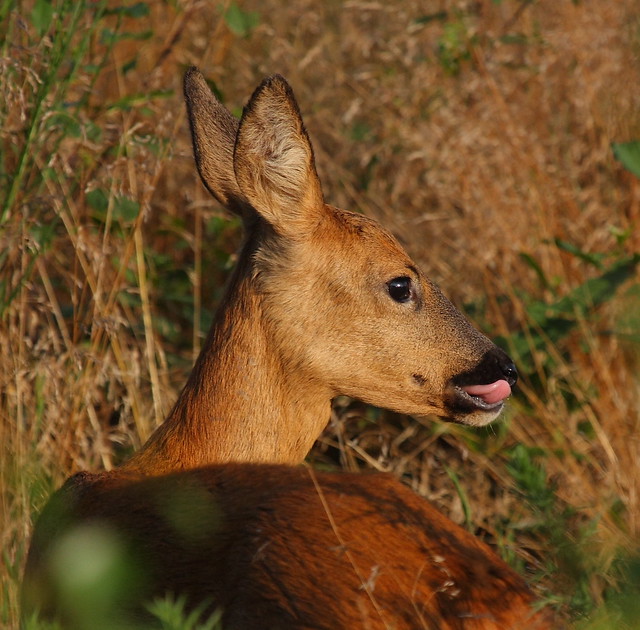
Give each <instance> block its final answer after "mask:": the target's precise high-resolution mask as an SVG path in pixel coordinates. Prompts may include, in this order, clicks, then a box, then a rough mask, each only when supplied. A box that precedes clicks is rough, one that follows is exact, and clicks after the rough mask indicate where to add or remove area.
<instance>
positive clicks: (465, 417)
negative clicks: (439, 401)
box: [446, 379, 511, 426]
mask: <svg viewBox="0 0 640 630" xmlns="http://www.w3.org/2000/svg"><path fill="white" fill-rule="evenodd" d="M510 395H511V386H510V385H509V383H508V382H507V381H506V380H504V379H501V380H498V381H494V382H493V383H487V384H482V385H451V386H450V387H449V389H448V392H447V396H446V401H447V410H448V412H449V413H448V414H447V418H448V419H450V420H452V421H454V422H458V423H460V424H467V425H471V426H484V425H487V424H489V423H490V422H493V421H494V420H495V419H496V418H497V417H498V416H499V415H500V412H501V411H502V410H503V409H504V403H505V400H506V399H507V398H509V396H510Z"/></svg>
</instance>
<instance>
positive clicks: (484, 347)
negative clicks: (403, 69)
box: [23, 68, 551, 630]
mask: <svg viewBox="0 0 640 630" xmlns="http://www.w3.org/2000/svg"><path fill="white" fill-rule="evenodd" d="M185 96H186V102H187V108H188V112H189V120H190V124H191V132H192V137H193V145H194V153H195V159H196V164H197V167H198V170H199V173H200V176H201V178H202V180H203V182H204V184H205V186H206V187H207V188H208V189H209V191H210V192H211V193H212V194H213V195H214V196H215V197H216V198H217V199H218V200H219V201H220V202H221V203H222V204H223V205H225V206H226V207H227V208H228V209H230V210H231V211H233V212H235V213H237V214H239V215H240V216H241V217H242V219H243V222H244V226H245V232H246V240H245V243H244V245H243V248H242V251H241V254H240V256H239V260H238V264H237V267H236V270H235V272H234V274H233V276H232V278H231V280H230V282H229V286H228V288H227V292H226V295H225V298H224V300H223V302H222V305H221V307H220V309H219V311H218V313H217V316H216V319H215V321H214V323H213V325H212V328H211V331H210V333H209V336H208V338H207V341H206V343H205V344H204V347H203V349H202V352H201V354H200V356H199V358H198V360H197V362H196V365H195V367H194V369H193V371H192V373H191V376H190V378H189V380H188V382H187V384H186V386H185V388H184V389H183V391H182V393H181V394H180V396H179V399H178V401H177V403H176V404H175V406H174V408H173V410H172V411H171V413H170V415H169V417H168V418H167V419H166V420H165V422H164V423H163V424H162V425H161V426H160V428H159V429H158V430H157V431H156V432H155V433H154V434H153V435H152V436H151V438H150V439H149V441H148V442H147V444H145V445H144V446H143V448H142V449H141V450H140V451H139V452H138V453H136V454H134V455H133V456H132V458H131V459H130V460H129V461H128V462H127V463H125V464H124V465H123V466H121V467H120V468H119V469H116V470H114V471H111V472H104V473H78V474H76V475H75V476H73V477H71V478H70V479H69V480H68V481H67V482H66V483H65V485H64V486H63V488H62V489H61V490H59V491H58V492H57V493H56V494H55V495H54V497H53V498H52V499H51V501H50V502H49V504H48V505H47V506H46V508H45V510H44V511H43V514H42V515H41V517H40V518H39V520H38V523H37V525H36V528H35V532H34V536H33V540H32V543H31V547H30V550H29V555H28V560H27V565H26V570H25V581H24V588H23V604H24V608H23V611H24V614H27V615H29V614H31V613H33V612H34V611H37V612H39V613H40V614H42V615H43V616H47V617H53V618H58V619H59V620H61V621H62V622H63V623H64V624H66V625H67V626H69V627H86V624H85V626H83V623H85V622H83V621H82V620H81V619H80V618H78V617H77V615H76V616H74V614H75V613H74V612H73V609H72V608H71V607H69V606H68V602H67V601H66V600H65V598H64V596H63V595H61V594H60V592H59V591H58V586H57V584H56V580H55V577H54V576H53V573H54V572H55V571H54V569H53V568H52V566H53V565H54V564H55V562H54V560H55V559H56V558H58V559H59V549H60V548H61V546H64V548H65V549H66V548H67V547H68V546H69V545H71V546H73V541H74V540H75V538H74V536H75V532H78V531H82V528H86V527H102V528H107V529H108V530H109V531H111V532H112V533H113V534H114V535H115V536H117V537H118V539H119V540H120V541H121V544H122V545H123V549H125V551H126V555H127V556H129V557H130V558H131V559H132V562H134V563H135V566H136V567H137V568H139V569H140V571H143V572H144V579H142V580H141V581H140V583H139V584H138V586H137V588H136V589H128V592H127V596H126V597H124V596H123V598H122V600H119V601H118V602H117V603H115V604H114V608H118V609H119V611H120V612H122V613H123V614H124V613H126V614H129V615H131V617H130V618H136V616H137V615H141V614H142V611H143V610H144V608H143V604H144V602H147V601H149V600H150V599H152V598H153V597H157V596H163V595H165V594H167V593H172V594H175V595H184V596H185V597H186V598H187V600H186V601H187V602H188V605H189V606H190V607H195V606H198V605H199V604H200V603H202V602H206V605H207V608H206V610H208V611H214V610H220V611H222V614H223V617H222V628H223V629H224V630H242V629H247V630H248V629H261V628H265V629H271V628H294V629H311V628H314V629H321V628H326V629H332V630H334V629H344V630H352V629H356V630H357V629H374V630H375V629H378V628H380V629H382V628H386V629H395V630H402V629H413V628H438V629H443V630H447V629H463V628H464V629H483V630H489V629H494V630H497V629H505V628H511V629H515V628H550V627H551V626H550V625H549V622H548V621H547V618H546V614H545V613H540V612H538V613H536V612H534V610H533V608H532V605H533V603H534V598H533V595H532V593H531V592H530V591H529V589H528V587H527V586H526V584H525V583H524V581H523V580H522V579H521V578H520V577H519V576H518V575H517V574H516V573H515V572H514V571H512V570H511V569H510V568H509V567H508V566H507V565H506V564H505V563H504V562H503V561H502V560H500V559H499V558H498V557H497V556H496V555H495V554H494V553H493V552H492V551H491V550H490V549H489V548H488V547H487V546H486V545H484V544H483V543H481V542H480V541H478V540H476V539H475V538H474V537H473V536H472V535H471V534H470V533H468V532H467V531H465V530H463V529H462V528H460V527H458V526H457V525H455V524H454V523H452V522H451V521H449V520H448V519H446V518H445V517H443V516H442V515H441V514H440V513H438V511H437V510H435V509H434V508H433V507H432V506H431V505H430V504H429V503H428V502H427V501H425V500H424V499H422V498H421V497H419V496H417V495H416V494H414V493H413V492H412V491H411V490H409V489H408V488H406V487H405V486H404V485H403V484H401V483H400V482H399V481H397V480H395V479H394V478H392V477H391V476H388V475H382V474H361V475H356V474H349V473H320V472H317V473H316V472H313V471H312V470H310V469H308V468H305V467H301V466H294V465H295V464H300V463H301V462H302V461H303V459H304V457H305V456H306V455H307V453H308V452H309V450H310V448H311V446H312V444H313V442H314V440H315V439H316V438H317V437H318V435H319V434H320V432H321V431H322V429H323V428H324V426H325V425H326V423H327V421H328V419H329V416H330V402H331V399H332V398H333V397H334V396H336V395H338V394H347V395H349V396H352V397H355V398H359V399H361V400H364V401H366V402H368V403H371V404H374V405H378V406H381V407H385V408H389V409H393V410H395V411H397V412H401V413H406V414H420V415H423V414H437V415H440V416H443V417H446V418H449V419H451V420H454V421H457V422H461V423H466V424H471V425H484V424H487V423H488V422H491V421H492V420H494V419H495V418H496V417H497V416H498V414H499V413H500V411H501V409H502V407H503V402H504V399H505V398H507V397H508V396H509V394H510V392H511V386H513V384H514V383H515V381H516V370H515V367H514V365H513V364H512V362H511V360H510V359H509V357H508V356H507V355H506V354H505V353H504V352H502V351H501V350H499V349H498V348H497V347H496V346H495V345H494V344H492V343H491V342H490V341H489V340H488V339H487V338H486V337H484V336H483V335H481V334H480V333H479V332H477V331H476V330H475V329H474V328H473V327H472V326H471V325H470V324H469V323H468V322H467V321H466V320H465V319H464V317H463V316H462V315H461V314H460V313H459V312H458V311H457V310H456V309H455V308H454V307H453V306H452V304H451V303H450V302H449V301H448V300H447V299H446V298H445V297H444V296H443V295H442V293H441V292H440V291H439V289H438V288H437V287H436V286H435V285H434V284H433V283H432V282H430V281H429V280H428V279H427V278H426V277H424V276H423V275H422V273H421V272H420V271H419V270H418V269H417V267H416V265H415V264H414V263H413V262H412V260H411V259H410V258H409V256H408V255H407V254H406V253H405V252H404V250H403V249H402V247H401V246H400V245H399V244H398V242H397V241H396V240H395V239H394V238H393V237H392V236H391V235H390V234H389V233H388V232H387V231H385V230H384V229H382V228H381V227H380V226H378V225H377V224H376V223H375V222H374V221H372V220H371V219H368V218H366V217H364V216H362V215H359V214H355V213H352V212H346V211H344V210H339V209H337V208H334V207H331V206H328V205H326V204H325V203H324V199H323V196H322V191H321V188H320V182H319V180H318V176H317V174H316V170H315V166H314V157H313V151H312V148H311V144H310V141H309V138H308V136H307V133H306V131H305V128H304V126H303V123H302V119H301V117H300V112H299V110H298V106H297V104H296V101H295V100H294V97H293V93H292V91H291V89H290V87H289V86H288V84H287V83H286V82H285V80H284V79H283V78H282V77H280V76H273V77H271V78H269V79H266V80H265V81H264V82H263V83H262V84H261V85H260V86H259V87H258V88H257V90H256V91H255V92H254V94H253V96H252V97H251V99H250V101H249V103H248V105H247V106H246V107H245V109H244V112H243V114H242V118H241V120H240V122H239V123H238V122H237V121H236V120H235V119H234V117H233V116H232V115H231V114H230V113H229V112H228V111H227V110H226V109H225V108H224V107H223V106H222V105H221V104H220V103H219V102H218V101H217V100H216V99H215V97H214V96H213V95H212V93H211V91H210V90H209V88H208V86H207V84H206V82H205V80H204V78H203V76H202V75H201V74H200V72H199V71H197V70H196V69H195V68H193V69H191V70H189V71H188V72H187V74H186V77H185ZM55 561H56V562H57V560H55ZM89 562H90V558H89Z"/></svg>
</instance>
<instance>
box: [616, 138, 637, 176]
mask: <svg viewBox="0 0 640 630" xmlns="http://www.w3.org/2000/svg"><path fill="white" fill-rule="evenodd" d="M611 148H612V149H613V155H614V156H615V158H616V160H618V161H619V162H620V163H621V164H622V166H624V167H625V168H626V169H627V170H628V171H629V172H630V173H633V174H634V175H635V176H636V177H640V140H634V141H633V142H614V143H613V144H612V145H611Z"/></svg>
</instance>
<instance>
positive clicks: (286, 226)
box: [233, 75, 324, 234]
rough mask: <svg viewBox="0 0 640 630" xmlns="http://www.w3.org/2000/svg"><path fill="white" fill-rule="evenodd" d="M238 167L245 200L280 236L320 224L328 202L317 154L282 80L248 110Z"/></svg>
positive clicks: (269, 84) (271, 81) (264, 88)
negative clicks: (319, 173)
mask: <svg viewBox="0 0 640 630" xmlns="http://www.w3.org/2000/svg"><path fill="white" fill-rule="evenodd" d="M233 166H234V170H235V173H236V178H237V181H238V185H239V187H240V190H241V191H242V194H243V195H244V196H245V197H246V199H247V200H248V201H249V202H250V203H251V205H252V206H253V207H254V208H255V210H256V211H257V212H258V213H259V214H260V215H261V216H262V217H263V218H264V219H266V221H267V222H268V223H269V224H270V225H271V226H272V227H273V228H274V229H275V230H276V231H277V232H279V233H289V234H299V233H300V232H301V231H302V232H304V231H305V227H307V228H308V226H309V225H313V224H315V223H317V221H318V217H319V216H320V215H321V214H322V212H323V211H324V200H323V197H322V191H321V187H320V181H319V179H318V175H317V172H316V168H315V160H314V156H313V149H312V146H311V142H310V140H309V136H308V135H307V132H306V130H305V128H304V124H303V122H302V118H301V116H300V110H299V108H298V105H297V103H296V100H295V97H294V95H293V91H292V90H291V88H290V87H289V85H288V83H287V82H286V81H285V79H284V78H283V77H281V76H279V75H274V76H272V77H270V78H268V79H266V80H265V81H263V82H262V84H261V85H260V86H259V87H258V88H257V89H256V91H255V92H254V93H253V96H252V97H251V99H250V100H249V103H248V104H247V106H246V107H245V108H244V112H243V115H242V119H241V121H240V128H239V131H238V137H237V139H236V146H235V150H234V157H233Z"/></svg>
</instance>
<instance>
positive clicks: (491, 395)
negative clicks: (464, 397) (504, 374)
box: [462, 381, 511, 405]
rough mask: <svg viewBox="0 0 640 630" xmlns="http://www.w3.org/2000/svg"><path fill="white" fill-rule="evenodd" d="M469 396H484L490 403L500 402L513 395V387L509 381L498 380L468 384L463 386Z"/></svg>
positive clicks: (483, 398)
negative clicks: (487, 383)
mask: <svg viewBox="0 0 640 630" xmlns="http://www.w3.org/2000/svg"><path fill="white" fill-rule="evenodd" d="M462 389H463V390H464V391H465V392H467V394H469V396H477V397H478V398H482V400H484V402H486V403H487V404H488V405H492V404H493V403H497V402H500V401H501V400H504V399H505V398H508V397H509V396H510V395H511V387H509V383H507V381H496V382H495V383H489V385H467V386H466V387H463V388H462Z"/></svg>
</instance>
